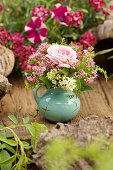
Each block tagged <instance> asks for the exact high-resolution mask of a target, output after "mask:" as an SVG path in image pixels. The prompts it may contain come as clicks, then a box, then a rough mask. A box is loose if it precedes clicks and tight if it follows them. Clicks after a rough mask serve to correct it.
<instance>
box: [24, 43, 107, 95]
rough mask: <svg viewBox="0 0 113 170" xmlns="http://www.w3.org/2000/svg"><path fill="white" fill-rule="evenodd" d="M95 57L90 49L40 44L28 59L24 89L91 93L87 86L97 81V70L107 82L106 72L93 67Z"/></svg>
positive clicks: (71, 45) (78, 46) (76, 46)
mask: <svg viewBox="0 0 113 170" xmlns="http://www.w3.org/2000/svg"><path fill="white" fill-rule="evenodd" d="M94 57H95V53H94V51H93V49H92V47H90V48H89V49H88V50H84V49H83V47H82V46H80V44H74V43H71V44H70V45H69V46H67V45H58V44H52V45H51V44H48V43H47V42H46V43H42V44H41V45H40V46H39V47H38V49H37V50H36V52H35V53H34V54H33V55H31V56H30V57H29V59H28V65H29V66H30V67H31V70H26V71H25V77H26V79H27V81H26V87H27V88H28V87H30V86H33V87H35V86H36V85H41V86H42V85H43V86H45V87H46V88H47V89H48V88H64V89H66V90H67V91H74V92H76V93H80V92H81V91H84V90H92V88H91V87H90V86H89V85H88V84H89V83H91V82H93V81H94V80H95V79H96V78H97V72H98V70H99V71H100V72H102V73H103V74H104V75H105V77H106V79H107V75H106V71H104V70H103V69H101V68H100V67H98V66H96V65H95V62H94V60H93V58H94Z"/></svg>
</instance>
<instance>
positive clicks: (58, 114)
mask: <svg viewBox="0 0 113 170" xmlns="http://www.w3.org/2000/svg"><path fill="white" fill-rule="evenodd" d="M40 87H41V86H36V88H35V89H34V90H33V95H34V98H35V100H36V102H37V104H38V106H39V110H40V112H41V113H42V115H43V116H44V117H45V118H46V119H48V120H50V121H52V122H55V123H57V122H67V121H68V120H70V119H72V118H73V117H74V116H75V115H76V114H77V113H78V111H79V109H80V100H79V98H78V97H77V96H76V95H75V93H73V92H67V91H66V90H65V89H63V88H55V89H54V88H51V89H48V91H47V92H45V93H44V94H42V95H41V96H40V98H39V97H38V95H37V91H38V89H39V88H40Z"/></svg>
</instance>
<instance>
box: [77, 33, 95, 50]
mask: <svg viewBox="0 0 113 170" xmlns="http://www.w3.org/2000/svg"><path fill="white" fill-rule="evenodd" d="M80 42H81V44H82V45H83V46H84V48H88V47H90V46H92V45H93V44H95V43H96V37H95V36H94V35H93V34H92V33H90V32H85V34H84V35H82V36H81V37H80Z"/></svg>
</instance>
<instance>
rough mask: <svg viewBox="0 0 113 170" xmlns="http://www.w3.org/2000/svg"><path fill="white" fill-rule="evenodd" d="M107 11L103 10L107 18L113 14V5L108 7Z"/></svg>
mask: <svg viewBox="0 0 113 170" xmlns="http://www.w3.org/2000/svg"><path fill="white" fill-rule="evenodd" d="M107 9H108V11H107V10H105V9H103V13H104V14H105V16H106V17H107V16H109V15H110V11H111V12H113V5H110V6H108V8H107Z"/></svg>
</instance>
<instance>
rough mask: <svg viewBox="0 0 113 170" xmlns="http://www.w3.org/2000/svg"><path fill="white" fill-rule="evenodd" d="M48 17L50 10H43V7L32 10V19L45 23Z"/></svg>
mask: <svg viewBox="0 0 113 170" xmlns="http://www.w3.org/2000/svg"><path fill="white" fill-rule="evenodd" d="M49 15H50V10H49V9H47V8H44V6H43V5H39V6H36V7H35V8H33V10H32V17H38V18H40V20H41V21H45V20H46V18H48V17H49Z"/></svg>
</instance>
